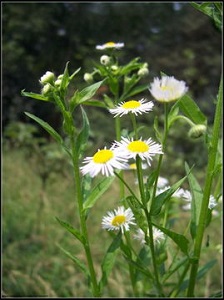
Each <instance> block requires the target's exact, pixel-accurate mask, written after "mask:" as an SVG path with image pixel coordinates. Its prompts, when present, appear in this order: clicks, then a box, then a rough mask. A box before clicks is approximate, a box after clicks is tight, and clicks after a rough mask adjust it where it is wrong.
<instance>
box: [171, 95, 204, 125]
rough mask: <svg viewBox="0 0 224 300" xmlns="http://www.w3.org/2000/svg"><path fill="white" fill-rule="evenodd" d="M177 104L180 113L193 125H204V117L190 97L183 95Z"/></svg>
mask: <svg viewBox="0 0 224 300" xmlns="http://www.w3.org/2000/svg"><path fill="white" fill-rule="evenodd" d="M177 104H178V106H179V108H180V110H181V112H182V113H183V114H184V115H185V116H186V117H188V118H189V119H190V120H191V121H192V122H194V123H195V124H204V125H206V123H207V119H206V117H205V115H204V114H203V113H202V112H201V110H200V108H199V107H198V106H197V104H196V103H195V101H194V100H193V99H191V97H190V96H188V95H184V96H183V97H182V98H181V99H180V100H178V102H177Z"/></svg>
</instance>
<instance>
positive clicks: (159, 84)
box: [149, 76, 188, 102]
mask: <svg viewBox="0 0 224 300" xmlns="http://www.w3.org/2000/svg"><path fill="white" fill-rule="evenodd" d="M187 90H188V88H187V87H186V83H185V82H184V81H179V80H177V79H175V78H174V77H173V76H171V77H169V76H162V78H161V79H159V78H158V77H156V78H155V79H154V81H153V83H152V84H151V87H150V89H149V91H150V92H151V94H152V96H153V97H154V98H155V99H156V100H158V101H160V102H170V101H174V100H177V99H178V98H180V97H182V96H183V95H184V94H185V93H186V92H187Z"/></svg>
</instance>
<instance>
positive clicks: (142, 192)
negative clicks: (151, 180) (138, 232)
mask: <svg viewBox="0 0 224 300" xmlns="http://www.w3.org/2000/svg"><path fill="white" fill-rule="evenodd" d="M141 163H142V162H141V158H140V157H139V156H138V155H137V156H136V165H137V176H138V184H139V190H140V195H141V199H142V204H143V206H144V212H145V215H146V219H147V222H148V228H149V244H150V249H151V255H152V262H153V269H154V275H155V285H156V288H157V292H158V295H160V296H163V292H162V286H161V284H160V281H159V274H158V270H157V264H156V256H155V249H154V240H153V228H152V222H151V216H150V214H149V213H148V210H147V203H146V198H145V190H144V183H143V174H142V165H141Z"/></svg>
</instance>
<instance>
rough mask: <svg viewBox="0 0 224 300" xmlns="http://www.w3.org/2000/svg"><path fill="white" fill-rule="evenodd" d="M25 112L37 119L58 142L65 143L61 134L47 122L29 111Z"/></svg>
mask: <svg viewBox="0 0 224 300" xmlns="http://www.w3.org/2000/svg"><path fill="white" fill-rule="evenodd" d="M25 114H26V115H27V116H28V117H30V118H31V119H33V120H34V121H36V122H37V123H38V124H40V125H41V126H42V127H43V128H44V129H45V130H46V131H47V132H48V133H49V134H50V135H51V136H52V137H53V138H54V139H55V140H56V141H57V142H58V143H60V144H62V143H63V139H62V138H61V136H60V135H59V134H58V133H57V132H56V131H55V130H54V129H53V128H52V127H51V126H50V125H49V124H48V123H47V122H45V121H43V120H41V119H40V118H38V117H36V116H34V115H33V114H30V113H28V112H25Z"/></svg>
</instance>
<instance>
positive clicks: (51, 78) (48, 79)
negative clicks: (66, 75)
mask: <svg viewBox="0 0 224 300" xmlns="http://www.w3.org/2000/svg"><path fill="white" fill-rule="evenodd" d="M54 79H55V76H54V73H52V72H49V71H47V72H46V73H45V74H44V75H43V76H42V77H41V78H40V83H41V84H43V85H44V84H47V83H52V82H53V81H54Z"/></svg>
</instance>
